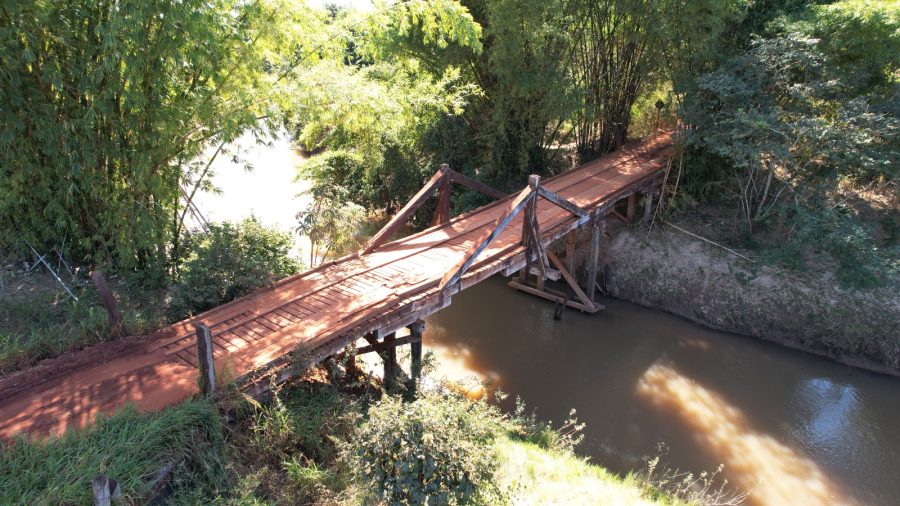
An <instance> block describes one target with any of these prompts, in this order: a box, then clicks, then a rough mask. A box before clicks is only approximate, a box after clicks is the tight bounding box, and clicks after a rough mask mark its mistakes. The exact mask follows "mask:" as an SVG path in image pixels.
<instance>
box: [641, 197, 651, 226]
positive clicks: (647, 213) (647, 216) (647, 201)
mask: <svg viewBox="0 0 900 506" xmlns="http://www.w3.org/2000/svg"><path fill="white" fill-rule="evenodd" d="M652 212H653V192H652V191H649V192H647V193H646V194H645V195H644V217H643V221H644V223H650V217H651V216H652V214H651V213H652Z"/></svg>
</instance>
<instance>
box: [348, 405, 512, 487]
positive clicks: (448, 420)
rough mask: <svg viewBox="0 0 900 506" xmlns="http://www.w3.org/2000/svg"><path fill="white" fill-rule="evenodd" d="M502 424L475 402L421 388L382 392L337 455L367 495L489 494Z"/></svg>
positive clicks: (492, 412) (498, 417) (493, 412)
mask: <svg viewBox="0 0 900 506" xmlns="http://www.w3.org/2000/svg"><path fill="white" fill-rule="evenodd" d="M506 425H507V423H506V421H505V419H504V418H503V416H502V415H500V413H499V412H498V411H497V410H496V408H493V407H490V406H488V405H487V404H485V403H483V402H469V401H467V400H466V399H462V398H459V397H455V396H450V395H446V394H437V393H428V394H423V395H422V396H421V397H420V398H419V399H417V400H416V401H414V402H412V403H407V404H404V403H403V402H402V401H401V400H400V399H399V398H395V397H387V396H386V397H384V398H383V399H382V400H381V401H380V402H379V403H378V404H376V405H374V406H373V407H372V408H371V409H370V410H369V418H368V420H367V421H366V422H365V423H364V424H363V425H362V426H361V427H360V428H359V429H358V430H357V432H356V434H355V435H354V437H353V439H352V441H351V442H350V444H349V446H347V447H346V448H345V452H344V455H345V459H346V460H347V461H348V464H349V466H350V468H351V469H353V470H354V471H355V473H356V477H357V478H358V479H359V480H360V481H361V482H362V483H363V485H364V487H365V489H366V492H367V494H369V495H370V499H376V500H386V501H388V502H391V503H394V502H403V503H410V504H423V503H426V502H427V503H428V504H455V503H459V502H470V501H473V500H475V501H479V500H484V501H486V502H489V501H490V499H489V498H491V497H494V496H495V495H496V494H497V493H499V491H498V490H497V488H496V485H494V484H493V476H494V471H495V466H496V462H497V450H496V447H495V441H496V438H497V437H498V436H500V435H501V434H502V433H503V431H504V430H505V428H506Z"/></svg>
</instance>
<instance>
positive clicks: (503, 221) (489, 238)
mask: <svg viewBox="0 0 900 506" xmlns="http://www.w3.org/2000/svg"><path fill="white" fill-rule="evenodd" d="M534 197H535V194H534V191H533V190H532V189H531V188H530V187H526V188H524V189H523V190H522V191H521V192H519V194H518V195H516V198H514V199H513V200H511V201H510V202H509V203H508V204H507V205H506V207H505V209H504V212H503V213H502V214H501V215H500V217H498V218H497V220H496V221H494V225H493V226H492V227H491V228H490V229H489V230H487V231H485V233H484V234H482V236H481V237H480V238H479V239H478V241H476V242H475V244H474V245H473V246H472V247H471V248H469V249H468V250H466V253H465V255H464V256H463V258H462V259H461V260H460V261H459V262H457V263H456V265H454V266H453V267H451V268H450V270H448V271H447V272H446V273H445V274H444V277H443V278H442V279H441V283H440V285H439V289H441V290H443V289H444V288H446V287H447V286H449V285H452V284H454V283H456V282H457V281H459V279H460V278H461V277H462V276H463V274H465V273H466V271H467V270H468V269H469V267H471V266H472V264H473V263H475V260H476V259H477V258H478V255H480V254H481V252H482V251H484V250H485V248H487V247H488V245H490V244H491V242H493V241H494V239H496V238H497V236H498V235H500V233H501V232H503V229H505V228H506V226H507V225H509V223H510V222H511V221H512V220H513V218H515V217H516V215H517V214H519V212H520V211H522V209H523V208H524V207H525V206H526V205H527V204H528V203H529V202H530V199H532V198H534Z"/></svg>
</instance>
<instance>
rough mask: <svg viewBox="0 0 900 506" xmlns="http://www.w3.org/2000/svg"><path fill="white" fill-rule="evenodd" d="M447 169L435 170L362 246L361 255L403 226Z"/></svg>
mask: <svg viewBox="0 0 900 506" xmlns="http://www.w3.org/2000/svg"><path fill="white" fill-rule="evenodd" d="M447 170H449V168H447V167H446V166H442V167H441V168H440V169H439V170H438V171H437V172H435V173H434V175H433V176H431V179H429V180H428V182H427V183H425V186H423V187H422V189H421V190H419V191H418V193H416V194H415V195H413V198H411V199H409V202H407V203H406V205H405V206H403V208H402V209H400V211H399V212H398V213H397V214H395V215H394V217H393V218H391V221H389V222H388V223H387V225H385V226H384V227H382V228H381V230H379V231H378V233H377V234H375V235H374V236H372V238H371V239H369V242H367V243H366V245H365V247H363V249H362V251H361V252H360V253H361V254H362V255H368V254H369V253H371V252H372V251H373V250H375V248H377V247H379V246H381V245H382V244H384V243H385V242H386V241H387V240H388V239H390V238H391V236H392V235H394V232H396V231H397V230H398V229H399V228H400V227H401V226H403V224H404V223H406V222H407V221H408V220H409V217H410V216H412V213H414V212H416V209H418V208H419V207H421V206H422V204H423V203H425V201H426V200H427V199H428V197H430V196H431V194H433V193H434V190H435V188H437V187H438V185H439V184H440V183H441V181H443V179H444V178H445V177H447Z"/></svg>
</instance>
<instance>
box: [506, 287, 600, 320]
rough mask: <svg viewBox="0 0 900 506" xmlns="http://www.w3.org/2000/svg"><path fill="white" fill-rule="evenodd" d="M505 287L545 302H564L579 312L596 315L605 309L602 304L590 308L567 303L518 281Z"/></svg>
mask: <svg viewBox="0 0 900 506" xmlns="http://www.w3.org/2000/svg"><path fill="white" fill-rule="evenodd" d="M507 285H509V286H511V287H512V288H515V289H516V290H521V291H523V292H525V293H528V294H531V295H536V296H538V297H541V298H544V299H547V300H551V301H553V302H557V303H562V302H565V303H566V305H567V306H569V307H571V308H573V309H578V310H580V311H584V312H585V313H596V312H597V311H600V310H601V309H605V306H603V305H602V304H593V305H591V306H585V305H584V304H582V303H580V302H575V301H574V300H569V301H567V300H565V299H564V298H563V297H559V296H558V295H553V294H550V293H547V292H545V291H543V290H538V289H537V288H533V287H530V286H528V285H523V284H522V283H519V282H518V281H510V282H509V283H507Z"/></svg>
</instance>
